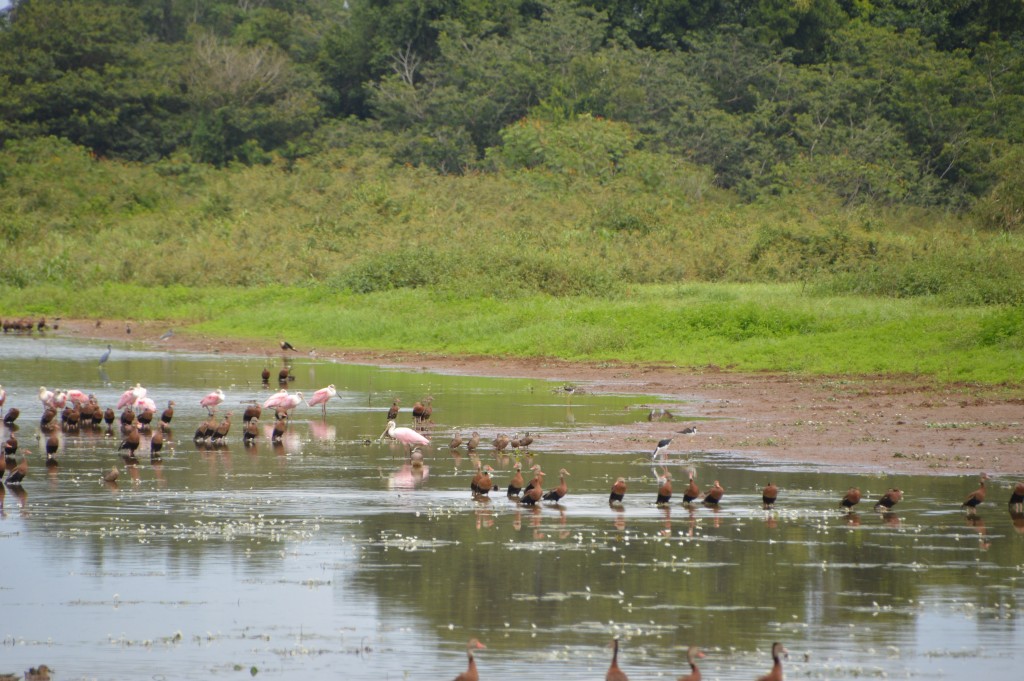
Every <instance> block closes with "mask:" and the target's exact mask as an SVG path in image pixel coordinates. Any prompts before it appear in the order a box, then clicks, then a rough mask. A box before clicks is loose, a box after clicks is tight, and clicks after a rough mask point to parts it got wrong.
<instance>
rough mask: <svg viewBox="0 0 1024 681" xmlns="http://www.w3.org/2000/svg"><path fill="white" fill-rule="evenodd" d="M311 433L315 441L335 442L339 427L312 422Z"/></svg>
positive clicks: (310, 423) (321, 422) (310, 424)
mask: <svg viewBox="0 0 1024 681" xmlns="http://www.w3.org/2000/svg"><path fill="white" fill-rule="evenodd" d="M309 433H310V435H312V436H313V439H314V440H334V439H335V438H337V436H338V427H337V426H335V425H332V424H330V423H324V422H323V421H310V422H309Z"/></svg>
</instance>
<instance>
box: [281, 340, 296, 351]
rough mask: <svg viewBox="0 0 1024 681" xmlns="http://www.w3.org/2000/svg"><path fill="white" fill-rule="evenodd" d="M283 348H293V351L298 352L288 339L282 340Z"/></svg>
mask: <svg viewBox="0 0 1024 681" xmlns="http://www.w3.org/2000/svg"><path fill="white" fill-rule="evenodd" d="M281 349H282V350H285V351H287V350H291V351H292V352H298V350H296V349H295V346H294V345H292V344H291V343H289V342H288V341H286V340H283V341H281Z"/></svg>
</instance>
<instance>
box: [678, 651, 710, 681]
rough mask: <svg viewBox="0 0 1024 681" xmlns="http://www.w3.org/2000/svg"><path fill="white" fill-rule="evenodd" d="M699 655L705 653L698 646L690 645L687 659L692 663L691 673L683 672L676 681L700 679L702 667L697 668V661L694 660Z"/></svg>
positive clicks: (697, 680) (701, 655)
mask: <svg viewBox="0 0 1024 681" xmlns="http://www.w3.org/2000/svg"><path fill="white" fill-rule="evenodd" d="M699 657H704V653H702V652H701V650H700V648H698V647H697V646H690V647H689V648H688V649H687V650H686V661H687V662H689V663H690V673H689V674H683V675H682V676H680V677H679V678H678V679H676V681H700V669H698V668H697V663H696V662H694V660H696V659H697V658H699Z"/></svg>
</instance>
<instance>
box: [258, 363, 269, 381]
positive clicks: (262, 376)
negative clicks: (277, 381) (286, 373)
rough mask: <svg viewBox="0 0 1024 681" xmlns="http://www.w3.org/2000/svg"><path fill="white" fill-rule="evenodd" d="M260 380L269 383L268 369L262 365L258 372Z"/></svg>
mask: <svg viewBox="0 0 1024 681" xmlns="http://www.w3.org/2000/svg"><path fill="white" fill-rule="evenodd" d="M260 380H261V381H263V383H264V384H267V383H270V369H268V368H267V367H263V371H262V372H261V373H260Z"/></svg>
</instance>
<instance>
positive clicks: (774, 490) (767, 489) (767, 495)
mask: <svg viewBox="0 0 1024 681" xmlns="http://www.w3.org/2000/svg"><path fill="white" fill-rule="evenodd" d="M778 498H779V488H778V486H776V484H775V483H774V482H769V483H768V484H767V485H765V486H764V489H763V490H761V504H762V505H763V506H764V509H765V510H766V511H767V510H768V509H770V508H775V500H776V499H778Z"/></svg>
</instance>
